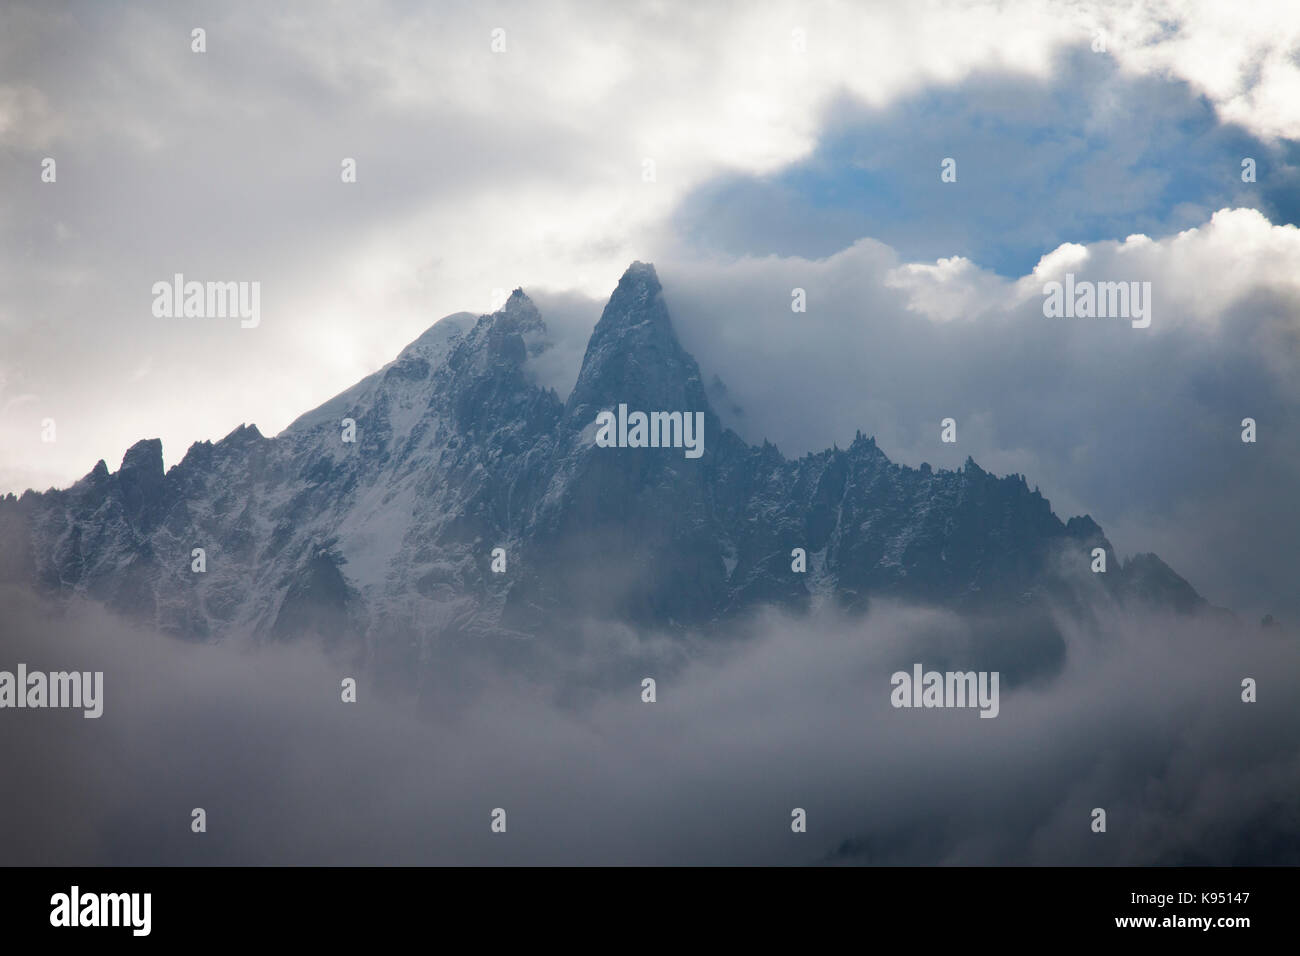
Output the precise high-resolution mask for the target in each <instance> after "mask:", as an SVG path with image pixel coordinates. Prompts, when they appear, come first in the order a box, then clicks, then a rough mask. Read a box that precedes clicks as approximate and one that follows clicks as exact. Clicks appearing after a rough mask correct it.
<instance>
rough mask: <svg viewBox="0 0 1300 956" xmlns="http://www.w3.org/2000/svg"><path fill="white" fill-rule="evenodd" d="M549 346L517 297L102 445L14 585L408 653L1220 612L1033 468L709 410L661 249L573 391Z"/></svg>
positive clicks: (610, 313) (6, 531) (615, 304)
mask: <svg viewBox="0 0 1300 956" xmlns="http://www.w3.org/2000/svg"><path fill="white" fill-rule="evenodd" d="M548 347H549V345H548V340H547V330H546V325H545V323H544V321H543V318H542V316H541V315H540V314H539V313H538V310H537V308H536V307H535V306H534V304H533V302H532V301H531V300H530V299H529V298H528V297H527V296H526V295H525V294H524V293H523V291H522V290H518V289H517V290H515V292H514V293H513V294H512V295H511V296H510V298H509V300H508V301H507V302H506V304H505V306H504V307H503V308H502V309H501V310H500V311H498V312H496V313H494V314H492V315H483V316H479V317H477V318H475V317H474V316H471V315H469V314H467V313H459V314H456V315H452V316H448V317H447V318H445V319H442V320H441V321H439V322H438V323H436V324H435V325H434V326H432V327H431V328H430V329H429V330H428V331H427V332H425V333H424V334H423V335H421V336H420V337H419V338H418V339H416V340H415V341H414V342H412V343H411V344H410V345H409V346H407V347H406V348H405V349H404V350H403V351H402V352H401V354H400V355H398V356H397V357H396V358H395V359H394V360H393V361H392V362H390V363H389V364H388V365H386V366H385V367H384V368H382V369H380V370H379V371H378V372H375V373H374V374H373V375H371V376H369V377H367V378H365V379H363V380H362V381H361V382H359V383H357V384H356V385H355V386H353V387H352V388H350V389H348V390H347V391H345V392H343V393H342V394H340V395H338V396H336V397H335V398H333V399H331V400H330V401H328V402H326V403H325V404H324V405H321V406H320V407H319V408H317V409H315V410H313V411H310V412H308V413H306V414H305V415H303V416H302V417H301V418H299V419H298V420H297V421H295V422H294V423H293V424H292V425H290V426H289V427H288V428H286V429H285V430H284V431H283V432H282V433H281V434H279V435H277V436H276V437H274V438H267V437H265V436H264V435H262V434H261V432H259V431H258V429H257V428H256V426H253V425H241V426H240V427H239V428H236V429H235V430H234V431H233V432H231V433H230V434H229V435H227V436H226V437H225V438H223V439H221V440H220V441H218V442H215V443H213V442H197V443H195V444H194V445H192V446H191V447H190V449H189V451H188V452H187V453H186V455H185V457H184V459H183V460H182V461H181V462H180V463H179V464H177V465H175V466H174V467H172V468H171V469H170V470H168V471H166V472H164V470H163V460H162V446H161V443H160V442H159V441H158V440H157V439H150V440H145V441H141V442H138V443H137V444H135V445H134V446H132V447H131V448H130V449H129V450H128V451H127V453H126V456H125V457H124V458H123V461H122V465H121V467H120V468H119V469H118V470H117V471H116V472H110V471H109V470H108V468H107V466H106V465H105V463H104V462H103V461H100V462H99V463H97V464H96V465H95V467H94V468H93V469H92V470H91V472H90V473H89V474H88V475H87V476H86V477H85V478H83V479H81V480H80V481H79V482H77V483H76V484H75V485H73V486H72V487H70V488H67V489H63V490H51V491H48V492H45V493H37V492H33V491H28V492H26V493H24V494H23V495H22V496H21V497H20V498H15V497H14V496H13V495H9V496H7V497H5V498H3V499H0V540H2V541H3V542H4V546H3V550H0V581H9V582H22V583H27V584H32V585H35V586H37V587H38V588H41V589H43V590H46V591H53V592H57V593H62V594H73V593H75V594H81V595H86V596H89V597H91V598H93V599H95V600H97V601H101V602H103V603H104V604H106V605H108V606H110V607H112V608H114V609H116V610H117V611H119V612H121V613H123V614H126V615H128V616H130V617H133V618H136V619H140V620H143V621H146V622H148V623H150V624H152V625H154V626H156V627H158V628H161V629H163V630H165V631H168V632H171V633H174V634H176V635H180V636H185V637H190V638H213V637H218V636H224V635H233V634H247V635H252V636H254V637H257V638H259V639H262V640H281V639H292V638H296V637H299V636H302V635H316V636H317V637H320V638H322V639H324V640H325V641H327V642H331V643H335V644H339V643H344V644H346V643H348V642H353V643H356V644H357V645H358V646H360V647H364V648H365V649H367V651H368V652H370V653H372V654H374V655H376V656H378V657H379V658H381V659H385V660H389V661H390V662H391V663H393V664H395V665H398V666H408V665H411V664H413V663H419V662H420V661H421V660H423V659H424V657H425V654H426V650H427V648H428V647H429V646H430V644H431V643H432V642H434V641H440V640H454V639H472V638H475V637H482V636H485V635H494V636H498V637H502V636H504V637H523V636H528V635H532V634H537V633H540V632H542V631H543V630H545V629H548V628H552V627H563V626H566V625H567V624H571V623H572V622H573V621H575V620H578V619H597V620H600V619H605V620H617V621H622V622H625V623H627V624H629V625H633V626H649V627H653V628H656V629H664V630H669V631H671V630H674V629H683V628H687V627H708V626H710V625H713V624H717V623H719V622H726V621H731V620H735V619H736V618H738V617H741V616H743V615H744V614H746V613H747V612H750V611H752V610H754V609H756V608H759V607H762V606H765V605H771V604H776V605H780V606H783V607H787V608H790V609H794V610H806V609H808V608H810V607H812V606H814V605H816V604H818V603H819V602H832V603H834V604H838V605H840V606H842V607H843V608H844V609H846V610H848V611H850V612H854V611H860V610H863V609H865V608H866V607H867V606H868V604H869V602H870V601H871V600H872V599H873V598H876V597H895V598H901V599H907V600H914V601H923V602H927V603H933V604H938V605H943V606H947V607H952V608H955V609H958V610H967V611H972V612H979V611H983V610H988V609H992V608H1002V607H1026V606H1033V607H1041V606H1045V605H1046V604H1048V603H1057V604H1065V605H1071V606H1076V607H1083V608H1086V607H1088V606H1091V605H1092V604H1094V603H1095V602H1097V601H1110V602H1121V603H1123V602H1133V601H1140V602H1149V603H1155V604H1158V605H1162V606H1168V607H1173V608H1176V609H1178V610H1182V611H1189V610H1194V609H1196V608H1198V607H1201V606H1202V605H1204V601H1203V600H1202V599H1201V598H1200V597H1199V596H1198V595H1197V594H1196V592H1195V591H1194V590H1193V589H1192V588H1191V586H1190V585H1188V584H1187V582H1186V581H1184V580H1183V579H1182V578H1180V577H1178V575H1177V574H1175V573H1174V572H1173V571H1172V570H1171V569H1169V568H1168V567H1167V566H1166V565H1164V564H1163V563H1162V562H1161V561H1160V560H1159V559H1158V558H1156V557H1155V556H1154V555H1141V556H1138V557H1135V558H1133V559H1131V560H1129V561H1128V562H1126V563H1121V562H1120V561H1119V560H1118V559H1117V557H1116V555H1115V554H1114V551H1113V549H1112V548H1111V546H1110V544H1109V542H1108V541H1107V540H1106V538H1105V536H1104V534H1103V533H1102V530H1101V529H1100V528H1099V527H1098V526H1097V525H1096V523H1095V522H1093V521H1092V520H1091V518H1088V517H1086V516H1085V517H1082V518H1072V519H1070V520H1069V521H1068V522H1062V521H1060V520H1059V519H1058V518H1057V517H1056V516H1055V515H1054V514H1053V513H1052V510H1051V507H1050V504H1049V502H1048V501H1047V500H1046V499H1045V498H1043V497H1042V495H1040V494H1039V493H1038V492H1037V491H1031V490H1030V489H1029V487H1028V486H1027V484H1026V482H1025V479H1024V478H1023V477H1021V476H1018V475H1013V476H1010V477H1003V478H998V477H995V476H993V475H990V474H988V473H987V472H985V471H984V470H982V469H981V468H980V467H979V466H978V465H976V463H975V462H974V461H973V460H970V459H968V460H967V461H966V464H965V466H964V467H963V468H961V469H960V470H955V471H946V470H940V471H934V470H932V469H931V468H930V467H929V466H928V465H923V466H921V468H919V469H916V468H909V467H903V466H899V465H896V464H893V463H892V462H890V460H889V459H888V458H887V457H886V456H885V454H884V452H882V451H881V450H880V449H879V448H878V447H877V446H876V443H875V441H874V439H871V438H867V437H864V436H862V435H861V434H859V435H858V436H857V437H856V438H855V439H854V441H853V443H852V444H851V445H850V446H849V447H848V448H846V449H839V448H833V449H829V450H826V451H822V452H819V453H817V454H811V455H807V456H805V457H803V458H799V459H797V460H790V459H787V458H785V457H784V456H783V455H782V454H781V453H780V452H779V451H778V449H777V448H775V447H774V446H772V445H770V444H767V443H764V444H763V445H762V446H751V445H749V444H747V443H746V442H744V441H743V440H742V439H741V438H740V437H739V436H737V435H736V434H735V433H734V432H732V431H729V430H727V429H725V428H723V427H722V425H721V422H720V421H719V419H718V417H717V416H716V415H715V414H714V411H713V409H712V408H711V406H710V403H709V398H708V391H710V390H715V389H709V390H706V388H705V386H704V385H703V382H702V379H701V374H700V369H699V367H698V366H697V364H696V362H695V360H694V359H693V358H692V357H691V356H690V355H689V354H688V353H687V352H686V351H685V350H684V349H683V348H682V346H681V344H680V343H679V341H678V339H677V336H676V334H675V333H674V331H673V327H672V321H671V318H670V315H669V312H668V308H667V304H666V303H665V301H664V296H663V293H662V289H661V287H660V284H659V280H658V277H657V276H656V274H655V271H654V268H653V266H650V265H646V264H642V263H633V264H632V266H631V267H630V268H629V269H628V270H627V272H626V273H625V274H624V275H623V277H622V278H621V279H620V281H619V283H618V287H617V288H616V289H615V290H614V293H613V295H612V296H611V297H610V300H609V303H608V304H607V305H606V307H605V309H604V312H603V314H602V316H601V318H600V321H599V323H598V324H597V325H596V328H595V330H594V332H593V333H592V336H591V339H590V341H589V343H588V346H587V351H586V355H585V357H584V359H583V363H582V369H581V372H580V373H579V375H578V379H577V382H576V384H575V385H574V388H573V391H572V393H571V394H570V395H569V397H568V399H567V400H566V401H561V400H560V398H559V397H558V395H557V394H556V393H555V392H554V391H552V390H549V389H545V388H542V387H540V386H539V385H538V384H536V382H535V381H534V378H533V376H532V374H531V363H532V361H533V360H534V359H535V358H537V356H539V355H541V354H542V353H543V352H544V351H545V350H546V349H547V348H548ZM619 406H626V409H627V410H630V411H638V410H639V411H643V412H682V413H684V414H685V415H686V416H687V417H690V416H693V415H695V414H696V413H698V414H699V415H700V416H701V417H702V422H703V453H702V454H701V455H700V456H699V457H690V456H688V455H687V454H686V453H685V452H684V449H683V448H682V447H654V448H651V447H642V448H638V447H618V448H611V447H601V446H600V445H599V444H598V443H597V441H596V437H597V435H598V425H597V419H598V416H599V415H600V413H601V412H604V411H611V410H613V411H617V409H618V408H619ZM345 419H348V420H351V421H352V422H353V423H354V424H355V441H352V442H347V441H344V437H345V428H344V420H345ZM1096 547H1100V548H1103V549H1104V550H1105V551H1106V555H1107V571H1106V573H1105V574H1093V573H1092V572H1091V571H1090V569H1089V564H1090V561H1091V551H1092V549H1093V548H1096ZM198 548H202V549H203V551H204V561H205V563H206V568H205V570H204V571H203V572H202V573H199V572H197V571H195V570H193V563H194V561H195V557H194V552H195V549H198ZM495 548H501V549H504V553H505V561H506V570H505V571H504V572H503V573H495V572H494V571H493V569H492V564H493V549H495ZM794 549H803V550H804V552H805V553H806V568H807V570H806V572H804V573H800V572H798V571H795V570H793V569H792V562H793V561H794V558H793V557H792V552H793V551H794Z"/></svg>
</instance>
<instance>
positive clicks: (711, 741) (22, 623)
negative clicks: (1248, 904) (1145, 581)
mask: <svg viewBox="0 0 1300 956" xmlns="http://www.w3.org/2000/svg"><path fill="white" fill-rule="evenodd" d="M4 606H5V608H6V615H5V624H4V625H3V627H4V636H3V641H2V642H0V644H2V646H3V647H4V650H5V655H6V657H5V661H4V662H3V665H4V666H12V665H13V664H15V663H16V662H17V661H20V660H22V661H25V662H26V663H28V664H29V665H31V666H32V667H38V666H39V667H45V668H47V669H55V668H56V666H68V667H79V668H83V669H102V670H103V671H104V672H105V687H106V691H105V711H104V716H103V717H102V718H100V719H99V720H85V719H83V718H82V717H81V716H80V715H79V714H73V713H67V712H55V711H41V712H34V711H5V712H3V713H0V720H3V721H5V723H6V724H7V726H8V730H6V732H5V733H4V735H3V736H2V737H0V760H3V766H4V767H5V768H6V777H7V779H9V780H10V781H12V782H13V783H14V785H11V786H8V787H6V788H5V790H4V795H3V797H2V798H0V803H2V804H3V813H2V814H0V820H3V824H2V825H0V847H3V860H4V862H7V863H63V864H88V863H217V864H238V863H244V864H281V863H334V864H351V863H462V864H463V863H477V864H481V863H529V864H540V863H634V862H635V863H741V864H746V863H793V864H799V863H818V862H848V863H1000V864H1006V863H1025V864H1060V863H1067V862H1074V863H1122V864H1135V863H1180V862H1183V863H1186V862H1208V863H1261V862H1288V863H1295V862H1297V860H1298V859H1300V857H1297V852H1300V848H1298V847H1297V843H1296V839H1295V832H1296V831H1295V823H1296V818H1295V793H1296V792H1297V789H1298V787H1300V744H1298V743H1297V741H1300V735H1297V733H1296V731H1297V729H1300V698H1297V696H1296V695H1295V694H1294V693H1292V691H1293V689H1294V688H1295V686H1296V681H1297V678H1298V677H1300V665H1297V663H1296V658H1295V655H1294V654H1293V653H1292V649H1293V647H1294V634H1281V633H1279V632H1274V631H1260V630H1258V629H1257V628H1253V627H1249V628H1246V629H1245V630H1244V631H1242V632H1240V633H1236V634H1227V633H1224V632H1223V631H1222V630H1220V629H1219V628H1220V626H1219V625H1212V624H1210V623H1209V622H1206V621H1198V620H1193V619H1188V618H1166V617H1151V618H1143V619H1133V618H1127V619H1109V620H1105V621H1103V622H1102V623H1101V624H1100V626H1098V627H1097V628H1095V629H1078V628H1075V627H1072V626H1070V625H1069V624H1068V623H1067V622H1062V630H1061V633H1062V634H1063V635H1064V639H1065V641H1066V646H1067V654H1066V657H1065V660H1064V663H1063V665H1061V666H1053V667H1043V668H1034V669H1031V670H1030V671H1028V672H1026V673H1023V674H1022V675H1020V676H1019V677H1018V678H1017V679H1015V680H1013V681H1011V682H1010V686H1004V687H1003V689H1002V691H1001V700H1000V704H1001V711H1000V714H999V716H998V717H997V718H996V719H992V720H989V719H980V718H978V717H977V716H976V712H975V711H971V710H965V711H955V710H949V711H939V710H933V711H925V710H922V711H916V710H895V709H893V708H892V707H891V706H890V704H889V690H890V686H889V675H890V674H891V673H892V672H893V671H894V670H895V669H898V668H900V667H903V668H905V667H907V666H909V665H910V663H911V662H912V661H920V662H922V663H925V664H926V665H927V666H937V667H945V664H949V665H951V667H953V668H954V669H957V668H973V669H982V668H983V667H985V666H987V665H988V664H989V662H990V661H991V660H992V659H993V658H991V657H990V656H989V652H988V648H989V647H992V645H987V644H982V643H981V642H980V641H978V640H976V639H975V633H974V631H973V630H972V627H971V625H970V624H969V623H967V622H963V621H960V620H958V619H956V618H953V617H952V616H950V615H948V614H947V613H945V612H937V611H927V610H925V609H919V608H907V607H899V606H881V607H880V608H878V609H877V610H876V611H875V612H873V613H872V614H871V615H870V616H868V617H866V618H864V619H861V620H857V621H844V620H837V619H834V618H832V617H825V616H823V617H811V618H806V619H789V618H785V617H783V616H775V615H774V616H769V617H764V618H761V619H759V620H758V621H756V622H754V624H753V625H752V627H751V629H750V632H749V633H748V634H746V635H744V636H741V637H739V638H737V639H735V640H731V641H724V642H722V643H710V644H694V643H692V642H689V641H688V642H687V644H686V645H684V646H685V647H686V648H687V649H688V650H689V654H688V657H687V659H685V660H683V659H681V656H680V654H678V655H676V656H675V659H673V656H672V655H669V656H666V657H664V658H663V659H661V660H660V662H659V663H657V664H656V663H654V662H653V661H654V653H657V652H653V653H651V654H650V655H649V656H648V657H644V658H643V666H644V667H646V668H647V669H649V670H651V671H653V674H649V675H648V676H656V677H657V678H658V701H657V702H656V703H654V704H645V703H642V702H641V700H640V686H639V681H638V680H636V679H632V680H626V681H619V682H618V683H616V684H609V685H607V686H604V687H603V688H601V689H599V690H598V691H596V692H593V693H589V694H586V695H583V696H582V697H581V698H580V699H573V698H571V697H570V695H569V694H568V690H569V689H570V688H569V686H568V684H569V679H568V678H563V677H560V676H559V674H560V671H559V670H557V669H556V668H555V667H554V666H552V665H549V664H541V665H537V666H532V667H530V668H528V669H521V668H520V667H513V668H512V667H506V668H494V669H492V670H491V671H490V672H489V671H486V670H477V671H475V669H476V665H474V664H472V663H470V662H468V661H466V660H464V659H462V658H460V657H459V656H456V655H454V653H453V652H452V651H450V650H442V651H439V652H438V654H437V655H436V661H437V665H438V668H439V669H449V670H450V671H451V673H452V674H462V671H461V669H462V668H464V669H466V670H465V671H464V672H463V674H462V676H466V677H467V679H465V680H463V681H462V680H459V679H457V680H446V681H441V682H439V683H438V685H437V687H438V689H437V691H436V692H430V693H431V695H432V696H437V697H438V698H439V699H438V700H437V701H436V702H431V701H426V705H428V704H430V703H435V706H425V707H423V708H421V707H419V706H417V703H416V700H415V699H414V698H413V697H411V696H409V695H408V694H407V693H405V692H399V691H397V690H395V689H393V688H391V687H388V686H387V685H385V683H384V682H383V681H382V680H380V679H378V678H376V677H374V676H372V675H370V674H368V673H367V672H364V671H363V672H354V671H352V669H351V668H350V667H349V666H348V665H347V664H346V663H341V662H339V661H336V660H333V659H331V658H330V657H328V656H325V655H323V654H321V653H319V652H317V651H316V650H314V649H312V648H310V647H308V646H305V645H296V646H290V647H283V646H281V647H266V648H261V649H258V650H252V649H249V648H245V647H241V646H238V645H236V644H235V643H225V644H218V645H208V646H194V645H187V644H181V643H178V642H176V641H174V640H171V639H168V638H164V637H160V636H158V635H154V634H150V633H147V632H140V631H136V630H133V629H131V628H128V627H126V626H124V625H122V624H121V623H120V622H117V621H115V620H113V619H111V618H109V617H107V616H106V615H105V614H104V613H103V612H101V611H99V610H97V609H94V608H92V607H89V606H86V605H76V606H73V607H72V608H70V609H68V610H66V611H56V610H53V609H51V608H49V607H45V606H41V605H38V604H36V603H35V602H33V601H31V600H30V599H29V598H27V597H25V596H21V595H18V594H14V593H12V592H11V593H7V594H6V595H5V596H4ZM1013 624H1014V622H1012V621H1004V622H1002V623H1001V624H1000V625H998V626H999V627H1000V628H1001V629H1003V630H1005V629H1007V628H1009V627H1011V626H1013ZM625 638H626V639H627V640H635V641H636V642H637V643H638V644H639V645H640V646H641V648H642V653H643V654H644V653H645V647H646V646H649V647H655V646H657V645H656V641H655V639H654V638H653V636H652V635H641V636H636V635H631V634H627V635H625ZM644 639H648V641H649V644H648V645H646V644H641V643H640V642H641V641H642V640H644ZM682 647H683V645H678V649H679V650H680V649H681V648H682ZM982 647H983V648H985V649H984V650H981V648H982ZM625 651H626V646H625V644H624V641H623V639H620V638H617V637H616V638H614V639H612V640H609V641H608V642H602V641H597V640H593V641H592V642H591V643H590V645H589V646H588V647H587V648H586V649H585V651H584V653H585V654H587V655H589V656H591V657H594V658H597V659H606V660H623V659H625V653H624V652H625ZM544 657H545V655H543V658H544ZM471 672H473V673H472V677H471V676H470V675H471ZM349 673H353V674H354V676H356V677H357V678H358V683H359V687H360V691H359V701H358V702H357V703H356V704H344V703H342V702H341V701H340V699H339V682H340V679H341V677H342V676H343V675H345V674H349ZM1246 676H1251V677H1255V678H1256V679H1257V680H1258V681H1259V702H1258V703H1256V704H1245V703H1242V702H1241V700H1240V681H1241V679H1242V678H1243V677H1246ZM456 688H459V689H456ZM471 688H472V689H471ZM566 699H567V702H564V701H565V700H566ZM198 806H201V807H203V808H204V809H205V810H207V813H208V832H207V833H206V834H202V835H198V834H193V833H191V832H190V829H189V821H190V810H191V809H192V808H193V807H198ZM1098 806H1100V807H1103V808H1105V809H1106V810H1107V814H1108V826H1109V829H1108V832H1107V833H1106V834H1104V835H1095V834H1093V833H1091V831H1090V829H1089V822H1090V819H1091V817H1090V813H1091V810H1092V809H1093V808H1094V807H1098ZM495 807H502V808H505V809H506V811H507V821H508V832H507V834H506V835H504V836H501V835H494V834H492V833H491V832H490V829H489V821H490V813H491V811H492V810H493V808H495ZM795 807H802V808H804V809H805V810H806V811H807V812H808V832H807V833H806V834H803V835H796V834H793V833H791V832H790V828H789V821H790V813H791V810H792V809H793V808H795Z"/></svg>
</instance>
